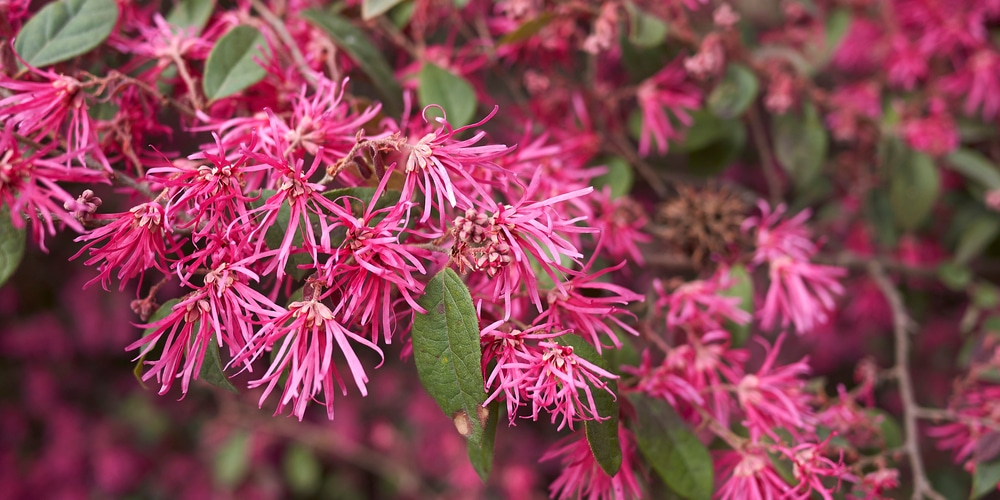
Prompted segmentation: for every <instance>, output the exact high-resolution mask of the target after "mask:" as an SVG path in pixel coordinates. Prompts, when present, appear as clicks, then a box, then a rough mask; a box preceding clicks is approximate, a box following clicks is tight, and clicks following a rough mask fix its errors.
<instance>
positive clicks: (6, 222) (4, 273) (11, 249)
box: [0, 206, 26, 286]
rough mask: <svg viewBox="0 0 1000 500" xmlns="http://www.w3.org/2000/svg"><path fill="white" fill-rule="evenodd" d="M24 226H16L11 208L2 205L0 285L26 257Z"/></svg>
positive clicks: (0, 217)
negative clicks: (11, 215) (12, 218)
mask: <svg viewBox="0 0 1000 500" xmlns="http://www.w3.org/2000/svg"><path fill="white" fill-rule="evenodd" d="M25 236H26V235H25V230H24V228H23V227H22V228H16V227H14V222H13V221H12V220H11V218H10V208H9V207H6V206H4V207H0V286H3V284H4V283H6V282H7V280H8V279H10V277H11V276H12V275H13V274H14V271H17V268H18V266H20V265H21V258H23V257H24V246H25V241H26V238H25Z"/></svg>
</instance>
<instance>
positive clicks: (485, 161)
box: [397, 108, 510, 225]
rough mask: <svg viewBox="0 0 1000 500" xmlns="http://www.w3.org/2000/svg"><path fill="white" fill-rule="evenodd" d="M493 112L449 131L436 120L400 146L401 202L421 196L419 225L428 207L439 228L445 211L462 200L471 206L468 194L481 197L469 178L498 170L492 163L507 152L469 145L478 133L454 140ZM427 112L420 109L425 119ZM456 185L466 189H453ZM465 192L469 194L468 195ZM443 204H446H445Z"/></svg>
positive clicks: (496, 146) (479, 188)
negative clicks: (434, 125)
mask: <svg viewBox="0 0 1000 500" xmlns="http://www.w3.org/2000/svg"><path fill="white" fill-rule="evenodd" d="M496 111H497V109H496V108H494V109H493V111H492V112H491V113H490V114H489V115H488V116H487V117H486V118H484V119H483V120H481V121H480V122H478V123H474V124H472V125H467V126H465V127H461V128H458V129H452V128H451V125H449V124H448V122H447V121H445V120H444V119H442V118H437V120H438V122H439V123H440V126H439V127H438V128H437V129H435V130H433V131H431V132H429V133H427V134H425V135H424V136H423V137H421V138H420V139H419V140H417V141H416V142H413V141H412V140H408V141H407V143H406V144H404V145H402V149H401V150H400V153H401V155H402V158H401V162H400V163H401V165H397V167H398V168H402V169H403V172H402V173H404V174H405V175H406V181H405V183H404V185H403V189H402V195H401V199H404V200H408V199H411V198H412V197H413V195H414V194H415V193H417V192H419V193H421V195H422V196H423V197H424V200H425V202H424V210H423V214H422V215H421V216H420V222H421V223H423V222H427V220H428V219H429V218H430V214H431V208H432V207H433V208H436V209H437V210H438V211H439V213H440V214H441V215H440V217H441V220H440V222H442V225H443V221H444V214H445V212H446V211H447V209H448V208H453V207H455V205H456V204H457V203H458V202H459V201H462V202H463V204H464V205H466V206H470V205H472V204H473V202H472V200H471V199H470V198H469V196H470V195H473V196H474V195H476V194H482V195H485V193H486V190H485V189H484V188H483V187H482V186H480V183H479V181H478V180H476V178H475V177H474V176H473V173H475V172H477V171H480V170H486V171H501V170H500V167H498V166H497V165H496V164H495V163H494V160H496V159H497V158H499V157H500V156H502V155H503V154H505V153H507V152H508V151H509V150H510V149H509V148H507V146H504V145H499V144H490V145H485V146H473V144H476V143H478V142H479V141H481V140H482V139H483V137H484V136H485V135H486V132H483V131H479V132H477V133H476V134H475V135H473V136H472V137H470V138H468V139H465V140H458V139H457V137H459V136H460V135H461V134H462V132H464V131H466V130H470V129H472V128H474V127H479V126H481V125H482V124H484V123H486V121H488V120H489V119H490V118H492V117H493V115H494V114H496ZM426 112H427V110H426V109H425V110H424V113H425V116H426ZM456 182H458V183H460V185H462V186H467V187H468V188H470V189H456V187H455V184H456ZM465 193H469V194H468V195H467V194H465ZM446 201H447V204H446V203H445V202H446Z"/></svg>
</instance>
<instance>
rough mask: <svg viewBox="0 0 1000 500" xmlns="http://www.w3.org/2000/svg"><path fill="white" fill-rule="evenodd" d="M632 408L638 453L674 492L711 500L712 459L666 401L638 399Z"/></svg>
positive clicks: (642, 397)
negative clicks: (634, 413) (634, 412)
mask: <svg viewBox="0 0 1000 500" xmlns="http://www.w3.org/2000/svg"><path fill="white" fill-rule="evenodd" d="M629 400H630V401H632V405H633V406H635V410H636V414H637V417H638V419H637V422H636V424H635V429H633V431H634V432H635V438H636V442H637V443H638V444H639V451H640V452H642V456H643V457H645V458H646V461H647V462H649V464H650V465H652V466H653V470H655V471H656V473H657V474H658V475H659V476H660V478H661V479H663V482H664V483H666V484H667V486H669V487H670V489H672V490H673V491H674V492H676V493H677V494H679V495H681V496H682V497H684V498H687V499H689V500H702V499H704V500H708V499H710V498H712V481H713V472H712V457H711V455H709V453H708V448H706V447H705V445H704V444H702V442H701V441H700V440H698V437H697V436H695V435H694V433H692V432H691V430H690V429H688V426H687V424H686V423H685V422H684V420H682V419H681V417H680V416H678V415H677V413H676V412H675V411H674V409H673V407H671V406H670V405H669V404H667V402H666V401H663V400H660V399H652V398H648V397H645V396H641V395H638V394H636V395H633V396H630V397H629Z"/></svg>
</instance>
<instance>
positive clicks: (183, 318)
mask: <svg viewBox="0 0 1000 500" xmlns="http://www.w3.org/2000/svg"><path fill="white" fill-rule="evenodd" d="M207 296H208V291H207V290H205V289H202V290H196V291H194V292H191V293H189V294H188V295H187V296H185V297H184V298H183V299H181V300H180V302H178V303H176V304H174V306H173V307H171V309H170V312H169V313H168V314H167V315H166V316H165V317H163V319H160V320H158V321H154V322H153V323H150V324H146V325H139V326H140V327H142V328H146V329H147V330H152V331H150V332H149V333H148V334H147V335H146V336H144V337H143V338H141V339H139V340H137V341H135V342H133V343H132V344H131V345H129V346H128V347H126V348H125V349H126V350H129V351H131V350H134V349H138V348H140V347H142V350H141V351H139V355H138V356H137V357H136V359H137V360H144V361H143V363H144V364H146V365H151V368H150V369H149V370H148V371H146V373H145V374H143V376H142V380H144V381H145V380H149V379H150V378H153V377H156V380H157V382H158V383H159V384H160V394H161V395H163V394H166V393H167V392H169V391H170V387H171V386H172V385H173V383H174V380H176V379H178V378H179V379H181V394H187V392H188V387H189V386H190V384H191V380H192V379H195V380H197V379H198V374H199V373H200V372H201V364H202V362H203V361H204V359H205V350H206V349H208V347H209V342H210V341H211V339H212V336H213V334H217V332H218V328H217V327H216V325H215V324H214V323H213V319H214V318H217V317H218V312H219V311H217V310H215V311H213V310H212V305H211V303H210V302H209V301H208V300H207V298H208V297H207ZM161 338H165V340H164V341H163V347H162V349H161V354H160V357H159V359H157V360H155V361H145V358H146V356H147V355H149V354H150V353H151V352H152V350H153V348H154V347H156V345H157V344H158V343H159V342H160V339H161ZM221 340H222V339H221V338H218V340H217V342H220V343H221ZM182 363H183V365H182Z"/></svg>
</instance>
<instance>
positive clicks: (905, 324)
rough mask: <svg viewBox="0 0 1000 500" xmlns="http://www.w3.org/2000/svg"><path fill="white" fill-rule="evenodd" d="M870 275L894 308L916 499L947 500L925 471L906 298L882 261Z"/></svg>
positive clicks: (906, 447) (906, 446) (899, 376)
mask: <svg viewBox="0 0 1000 500" xmlns="http://www.w3.org/2000/svg"><path fill="white" fill-rule="evenodd" d="M868 273H869V274H870V275H871V277H872V279H873V280H875V283H876V284H877V285H878V287H879V289H880V290H881V291H882V294H883V295H885V299H886V301H888V302H889V306H890V307H891V308H892V323H893V334H894V340H895V344H896V346H895V348H896V353H895V357H896V363H895V365H894V370H895V371H896V382H897V383H898V384H899V397H900V399H901V400H902V402H903V428H904V431H905V433H906V440H905V442H904V444H903V450H904V451H905V453H906V455H907V456H908V457H909V460H910V469H911V470H912V471H913V499H914V500H920V499H922V498H924V497H927V498H931V499H933V500H944V497H943V496H942V495H941V494H940V493H938V492H936V491H934V488H933V487H931V483H930V481H929V480H928V479H927V474H926V472H925V471H924V463H923V458H922V457H921V455H920V438H919V436H918V433H917V418H918V409H919V408H920V407H919V406H918V405H917V400H916V397H915V396H914V394H913V380H912V379H911V378H910V372H909V364H910V337H909V335H910V329H911V326H912V322H911V320H910V316H909V314H908V313H907V312H906V306H905V305H904V304H903V298H902V296H900V294H899V290H897V289H896V286H895V285H894V284H893V283H892V281H891V280H890V279H889V275H887V274H886V272H885V268H883V267H882V264H880V263H879V262H878V261H872V262H870V263H869V264H868Z"/></svg>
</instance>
